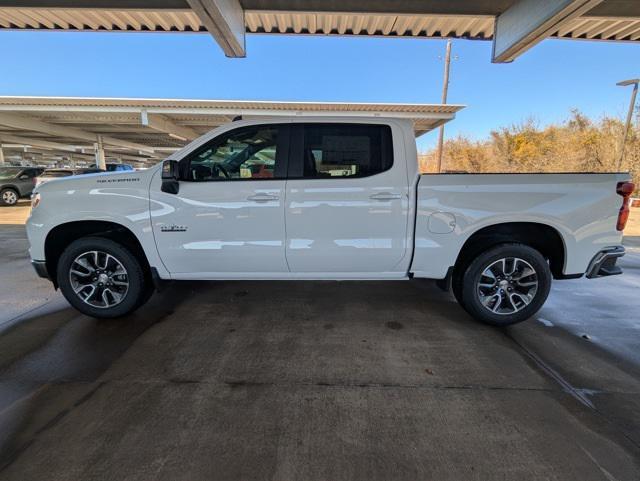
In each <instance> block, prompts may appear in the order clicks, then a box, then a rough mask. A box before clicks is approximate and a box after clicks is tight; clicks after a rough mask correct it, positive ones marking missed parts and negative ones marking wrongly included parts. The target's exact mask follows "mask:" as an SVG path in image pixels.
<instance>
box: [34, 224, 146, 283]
mask: <svg viewBox="0 0 640 481" xmlns="http://www.w3.org/2000/svg"><path fill="white" fill-rule="evenodd" d="M83 237H104V238H107V239H110V240H112V241H114V242H117V243H118V244H121V245H123V246H124V247H126V248H128V249H129V250H131V252H132V253H133V254H134V255H135V256H136V258H137V259H138V260H139V261H140V262H141V265H142V268H143V270H144V272H145V277H148V278H149V280H150V279H151V267H150V264H149V260H148V259H147V256H146V254H145V251H144V249H143V248H142V244H141V242H140V240H139V239H138V237H137V236H136V235H135V234H134V233H133V232H132V231H131V230H130V229H128V228H127V227H125V226H123V225H122V224H118V223H116V222H110V221H102V220H83V221H72V222H65V223H63V224H59V225H57V226H56V227H54V228H53V229H51V230H50V231H49V232H48V233H47V236H46V238H45V243H44V252H45V262H46V267H47V273H48V275H49V278H50V279H51V281H52V282H53V284H54V286H55V287H56V288H57V287H58V283H57V270H58V259H59V258H60V255H61V254H62V252H63V251H64V250H65V249H66V248H67V247H68V246H69V245H70V244H71V243H72V242H74V241H76V240H78V239H81V238H83Z"/></svg>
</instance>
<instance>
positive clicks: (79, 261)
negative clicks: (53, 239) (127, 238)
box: [57, 237, 148, 318]
mask: <svg viewBox="0 0 640 481" xmlns="http://www.w3.org/2000/svg"><path fill="white" fill-rule="evenodd" d="M57 280H58V285H59V286H60V290H61V291H62V293H63V294H64V297H65V298H66V299H67V301H69V303H70V304H71V305H72V306H73V307H75V308H76V309H77V310H79V311H80V312H82V313H83V314H86V315H88V316H91V317H97V318H113V317H120V316H124V315H126V314H129V313H130V312H132V311H133V310H135V309H137V308H138V307H139V306H140V305H142V304H143V302H144V297H145V293H146V292H147V287H148V286H146V284H145V283H146V281H145V275H144V271H143V268H142V266H141V265H140V263H139V262H138V260H137V259H136V258H135V257H134V255H133V254H132V253H131V252H130V251H129V250H128V249H127V248H126V247H124V246H122V245H120V244H118V243H117V242H114V241H112V240H110V239H105V238H102V237H84V238H82V239H78V240H76V241H74V242H72V243H71V244H70V245H69V246H68V247H67V248H66V249H65V250H64V252H63V253H62V256H60V261H59V262H58V268H57Z"/></svg>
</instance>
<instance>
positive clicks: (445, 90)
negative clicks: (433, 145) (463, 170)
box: [437, 39, 451, 172]
mask: <svg viewBox="0 0 640 481" xmlns="http://www.w3.org/2000/svg"><path fill="white" fill-rule="evenodd" d="M450 66H451V39H448V40H447V51H446V53H445V56H444V81H443V83H442V103H443V104H446V103H447V93H448V92H449V68H450ZM443 144H444V124H443V125H441V126H440V132H439V133H438V152H437V156H438V157H437V160H438V166H437V167H438V169H437V171H438V172H440V171H441V170H442V149H443Z"/></svg>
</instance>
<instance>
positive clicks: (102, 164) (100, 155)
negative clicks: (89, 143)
mask: <svg viewBox="0 0 640 481" xmlns="http://www.w3.org/2000/svg"><path fill="white" fill-rule="evenodd" d="M94 147H95V151H96V167H98V169H102V170H107V163H106V161H105V155H104V146H103V145H102V135H98V141H97V142H96V143H95V144H94Z"/></svg>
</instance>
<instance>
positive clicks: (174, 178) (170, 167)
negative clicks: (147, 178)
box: [160, 160, 180, 194]
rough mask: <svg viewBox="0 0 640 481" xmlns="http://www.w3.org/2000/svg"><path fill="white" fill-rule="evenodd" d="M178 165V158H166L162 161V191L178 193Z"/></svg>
mask: <svg viewBox="0 0 640 481" xmlns="http://www.w3.org/2000/svg"><path fill="white" fill-rule="evenodd" d="M178 166H179V164H178V161H177V160H165V161H164V162H163V163H162V187H161V188H160V190H162V192H166V193H167V194H177V193H178V191H179V190H180V182H178V179H179V178H180V175H179V172H178Z"/></svg>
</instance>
